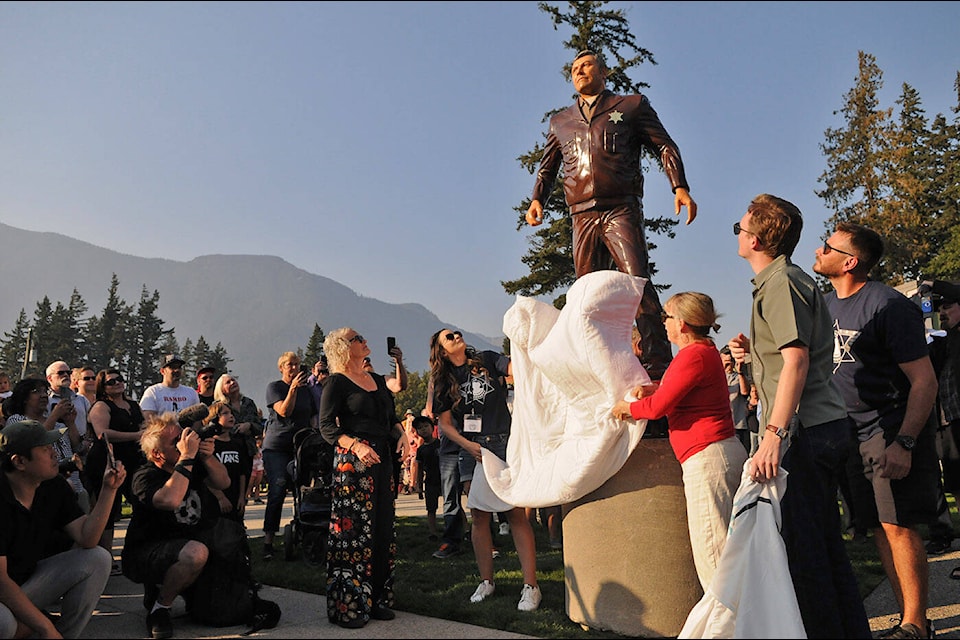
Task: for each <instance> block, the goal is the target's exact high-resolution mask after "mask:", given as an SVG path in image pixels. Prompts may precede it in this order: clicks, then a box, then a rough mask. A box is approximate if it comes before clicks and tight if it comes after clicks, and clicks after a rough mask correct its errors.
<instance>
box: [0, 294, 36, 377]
mask: <svg viewBox="0 0 960 640" xmlns="http://www.w3.org/2000/svg"><path fill="white" fill-rule="evenodd" d="M29 332H30V321H29V320H28V319H27V311H26V309H23V308H21V309H20V315H19V316H17V322H16V324H14V325H13V329H12V330H10V331H5V332H4V334H3V342H2V345H0V368H2V369H3V371H6V372H7V375H9V376H10V381H11V382H16V381H17V380H19V379H20V376H21V374H22V373H23V370H24V359H26V358H27V357H28V355H27V353H26V349H27V334H28V333H29ZM27 369H28V374H29V373H30V372H31V371H32V369H30V365H29V363H27Z"/></svg>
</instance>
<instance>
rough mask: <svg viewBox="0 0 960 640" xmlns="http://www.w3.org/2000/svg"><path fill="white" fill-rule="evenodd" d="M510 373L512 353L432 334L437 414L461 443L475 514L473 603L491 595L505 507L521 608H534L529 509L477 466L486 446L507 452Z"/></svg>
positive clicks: (536, 591) (447, 433)
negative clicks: (495, 527) (496, 538)
mask: <svg viewBox="0 0 960 640" xmlns="http://www.w3.org/2000/svg"><path fill="white" fill-rule="evenodd" d="M510 375H512V366H511V363H510V358H509V357H508V356H505V355H502V354H499V353H496V352H494V351H481V352H477V351H475V350H474V349H473V348H471V347H467V344H466V343H465V342H464V341H463V336H462V335H461V334H460V333H459V332H454V331H450V330H449V329H441V330H440V331H438V332H436V333H435V334H433V336H431V338H430V377H431V381H432V383H433V389H434V395H433V412H434V414H435V415H437V416H439V422H440V429H441V430H442V431H443V435H444V437H446V438H447V439H448V440H450V441H451V442H453V443H454V444H457V445H459V447H460V459H459V471H460V482H461V483H462V484H463V491H464V493H466V494H467V507H468V508H469V509H470V513H471V515H472V517H473V526H472V527H471V529H470V540H471V541H472V543H473V553H474V556H476V559H477V568H478V569H479V570H480V580H481V582H480V585H479V586H478V587H477V590H476V591H475V592H474V593H473V595H472V596H471V597H470V602H482V601H483V600H485V599H486V598H488V597H490V596H492V595H493V592H494V589H495V586H494V581H493V532H492V531H491V522H492V516H493V514H494V513H502V512H506V514H507V520H508V522H509V523H510V535H511V536H512V537H513V544H514V546H515V547H516V549H517V556H518V557H519V559H520V569H521V571H522V573H523V587H522V588H521V590H520V602H519V603H518V604H517V609H518V610H520V611H535V610H536V609H537V607H539V606H540V599H541V594H540V587H539V586H538V585H537V550H536V546H535V540H534V535H533V527H531V526H530V521H529V520H528V519H527V514H526V510H525V509H523V508H522V507H515V506H513V505H510V504H507V503H505V502H503V501H502V500H500V499H499V498H497V496H496V494H494V493H493V491H492V490H491V489H490V488H489V486H488V485H487V481H486V476H485V475H484V471H483V468H482V467H477V465H478V464H479V463H480V462H482V454H481V450H482V449H488V450H490V451H492V452H493V453H494V454H496V455H497V457H499V458H500V459H502V460H505V459H506V457H507V439H508V438H509V436H510V425H511V421H512V417H511V415H510V409H509V407H508V406H507V388H506V384H505V380H506V378H507V377H509V376H510Z"/></svg>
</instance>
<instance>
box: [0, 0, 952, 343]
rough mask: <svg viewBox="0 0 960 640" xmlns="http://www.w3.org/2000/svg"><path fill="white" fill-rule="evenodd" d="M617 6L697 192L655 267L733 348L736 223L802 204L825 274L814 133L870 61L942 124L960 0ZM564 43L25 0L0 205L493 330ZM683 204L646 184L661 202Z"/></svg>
mask: <svg viewBox="0 0 960 640" xmlns="http://www.w3.org/2000/svg"><path fill="white" fill-rule="evenodd" d="M555 4H556V3H555ZM564 6H565V5H564ZM610 6H611V7H613V8H622V9H624V10H625V11H626V15H627V18H628V20H629V23H630V25H631V27H632V30H633V32H634V34H635V36H636V40H637V43H638V44H639V45H641V46H643V47H645V48H647V49H648V50H650V51H651V52H652V53H653V54H654V56H655V59H656V61H657V63H658V64H657V65H656V66H652V65H642V66H641V68H640V69H639V70H635V71H634V73H633V74H632V77H633V78H634V79H637V80H643V81H645V82H648V83H649V84H650V85H651V86H650V88H649V89H648V90H647V94H648V95H649V97H650V99H651V102H652V104H653V106H654V108H656V109H657V111H658V112H659V114H660V116H661V119H662V120H663V122H664V124H665V126H666V127H667V129H668V131H670V132H671V134H672V136H673V137H674V139H675V140H676V141H677V142H678V144H679V145H680V149H681V152H682V154H683V158H684V162H685V165H686V171H687V177H688V179H689V181H690V185H691V193H692V195H693V196H694V198H695V199H696V200H697V202H698V204H699V207H700V212H699V217H698V218H697V220H696V221H695V222H694V223H693V224H692V225H690V226H688V227H684V226H681V227H679V228H678V231H677V237H676V238H675V239H674V240H666V239H659V240H657V242H658V243H659V245H660V248H659V249H658V250H657V251H656V252H655V253H654V254H653V259H654V260H655V261H656V262H657V264H658V266H659V268H660V274H659V276H658V278H657V281H658V282H669V283H671V284H672V285H673V287H672V289H671V292H678V291H684V290H698V291H703V292H706V293H708V294H710V295H711V296H713V297H714V300H715V301H716V304H717V307H718V309H719V310H720V312H721V313H723V314H724V316H725V317H724V318H722V319H721V321H720V322H721V324H722V325H723V329H722V330H721V332H720V338H721V339H722V340H723V341H726V340H727V339H728V338H729V337H731V336H732V335H735V334H736V333H737V332H738V331H741V330H743V331H744V332H746V329H747V327H748V323H749V312H750V309H749V307H750V284H749V279H750V278H751V277H752V272H751V271H750V269H749V267H748V266H747V264H746V263H745V262H744V261H743V260H742V259H740V258H738V257H737V255H736V242H735V239H734V237H733V235H732V232H731V225H732V224H733V222H735V221H737V220H738V219H739V218H740V216H741V215H742V213H743V211H744V210H745V208H746V205H747V204H748V203H749V201H750V199H751V198H752V197H753V196H754V195H756V194H758V193H762V192H769V193H774V194H776V195H779V196H781V197H784V198H787V199H789V200H791V201H793V202H794V203H796V204H797V205H798V206H799V207H800V208H801V210H802V211H803V212H804V216H805V232H804V237H803V240H802V241H801V243H800V245H799V247H798V248H797V251H796V253H795V256H794V257H795V261H796V262H797V263H798V264H800V265H801V266H802V267H804V268H805V269H807V270H808V271H809V270H810V265H811V264H812V263H813V251H814V248H815V247H816V246H817V245H818V244H819V242H820V240H821V239H822V236H823V232H824V220H825V219H826V218H827V216H828V215H829V214H830V212H829V211H827V210H826V208H825V206H824V204H823V202H822V201H821V200H820V199H819V198H817V197H816V195H815V193H814V191H815V190H816V189H819V188H821V187H822V185H821V184H819V183H818V179H819V177H820V175H821V174H822V173H823V171H824V170H825V168H826V164H825V161H824V158H823V156H822V154H821V151H820V145H821V144H822V142H823V139H824V136H823V134H824V131H825V130H826V129H827V128H830V127H839V126H842V121H841V120H840V119H839V116H837V115H834V112H835V111H837V110H839V109H840V107H841V106H842V104H843V96H844V94H846V93H847V92H848V91H849V90H850V89H851V88H852V87H853V84H854V81H855V78H856V75H857V52H858V51H861V50H862V51H865V52H867V53H870V54H872V55H874V56H875V57H876V59H877V63H878V65H879V66H880V68H881V69H882V70H883V72H884V83H885V86H884V89H883V91H882V92H881V94H880V97H881V104H882V106H884V107H889V106H895V104H894V101H895V100H896V98H897V97H898V96H899V95H900V91H901V86H902V84H903V83H909V84H910V85H912V86H913V87H914V88H916V89H917V90H918V92H919V94H920V96H921V98H922V100H923V106H924V108H925V109H926V112H927V115H928V116H930V117H931V118H932V116H934V115H935V114H937V113H944V114H947V115H952V114H950V109H951V108H952V107H953V106H954V105H955V104H956V94H955V92H954V88H953V83H954V80H955V77H956V73H957V71H958V69H960V38H958V37H957V25H960V3H955V2H944V3H938V2H883V3H876V2H846V3H845V2H829V3H828V2H816V3H794V2H730V3H722V2H716V3H706V2H679V3H678V2H669V3H668V2H615V3H611V5H610ZM569 35H570V32H569V31H568V30H567V29H564V28H561V29H559V30H556V31H555V30H554V28H553V25H552V22H551V21H550V20H549V18H548V17H547V15H546V14H544V13H542V12H541V11H539V10H538V8H537V5H536V3H535V2H457V3H454V2H426V3H418V2H396V3H394V2H391V3H377V2H369V3H366V2H365V3H359V2H338V3H259V2H241V3H231V2H217V3H151V2H136V3H125V2H108V3H84V2H71V3H45V2H5V3H3V4H0V86H2V87H3V91H2V97H0V220H2V221H3V222H5V223H7V224H10V225H13V226H16V227H20V228H25V229H30V230H34V231H59V232H61V233H64V234H66V235H69V236H71V237H74V238H78V239H80V240H84V241H87V242H91V243H93V244H96V245H98V246H102V247H106V248H109V249H113V250H117V251H121V252H123V253H129V254H134V255H138V256H143V257H165V258H172V259H177V260H184V261H187V260H190V259H192V258H194V257H196V256H199V255H206V254H215V253H217V254H257V255H277V256H281V257H282V258H284V259H285V260H287V261H289V262H290V263H292V264H294V265H296V266H298V267H300V268H303V269H305V270H307V271H309V272H311V273H315V274H319V275H323V276H326V277H329V278H332V279H333V280H336V281H338V282H340V283H342V284H344V285H346V286H348V287H350V288H352V289H354V290H355V291H356V292H357V293H359V294H362V295H364V296H368V297H373V298H378V299H381V300H384V301H387V302H393V303H404V302H418V303H421V304H423V305H424V306H425V307H427V308H428V309H430V310H431V311H433V312H435V313H436V314H437V315H438V316H439V317H440V318H441V319H443V320H445V321H446V322H449V323H451V324H454V325H457V326H458V327H460V328H463V329H466V330H469V331H474V332H478V333H481V334H484V335H487V336H499V335H500V333H501V322H502V317H503V313H504V312H505V311H506V310H507V309H508V308H509V307H510V305H511V304H513V301H514V298H513V297H512V296H507V295H506V294H505V293H504V291H503V288H502V287H501V285H500V282H501V281H502V280H510V279H514V278H517V277H519V276H521V275H523V273H524V269H525V267H524V265H523V264H522V263H521V262H520V259H521V257H522V256H523V255H524V253H525V252H526V250H527V237H528V235H529V230H528V229H526V228H525V229H524V230H522V231H520V232H518V231H516V230H515V221H516V213H515V212H514V211H513V207H515V206H516V205H518V204H519V203H520V201H521V200H522V199H523V198H525V197H528V196H529V194H530V191H531V188H532V186H533V178H532V176H530V175H529V174H528V173H527V172H526V171H525V170H524V169H523V168H522V167H521V166H520V165H519V163H518V162H517V160H516V159H517V157H518V156H520V155H521V154H523V153H525V152H527V151H529V150H530V149H531V148H532V147H533V146H534V144H535V143H536V142H538V141H539V140H541V139H542V134H543V132H544V131H545V128H546V124H545V123H544V122H542V118H543V115H544V114H545V113H546V112H547V111H549V110H551V109H553V108H556V107H558V106H563V105H566V104H568V103H569V100H570V96H571V95H572V88H571V86H570V84H569V83H568V82H567V81H566V80H565V79H564V78H563V76H562V73H561V68H562V66H563V64H564V63H565V62H566V61H568V60H569V58H570V56H571V52H569V51H568V50H566V49H564V47H563V44H562V43H563V41H564V40H565V39H567V38H568V37H569ZM672 203H673V200H672V195H671V194H670V190H669V187H668V183H667V181H666V178H665V177H663V176H662V175H661V174H658V173H651V174H649V175H648V177H647V183H646V196H645V198H644V204H645V208H646V211H647V212H648V213H649V214H651V215H662V214H668V215H670V214H672V207H673V204H672ZM684 215H685V214H684ZM43 262H45V258H44V257H43V256H38V263H43ZM120 277H121V280H122V274H120ZM80 284H81V283H80V282H78V285H80ZM102 286H105V285H102ZM81 291H83V289H82V286H81ZM668 295H669V293H668ZM8 303H10V304H14V305H15V306H26V307H29V306H30V304H32V302H31V301H20V302H16V301H8ZM333 328H335V327H324V329H326V330H330V329H333Z"/></svg>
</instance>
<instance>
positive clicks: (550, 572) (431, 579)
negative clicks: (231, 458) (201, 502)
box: [250, 517, 622, 639]
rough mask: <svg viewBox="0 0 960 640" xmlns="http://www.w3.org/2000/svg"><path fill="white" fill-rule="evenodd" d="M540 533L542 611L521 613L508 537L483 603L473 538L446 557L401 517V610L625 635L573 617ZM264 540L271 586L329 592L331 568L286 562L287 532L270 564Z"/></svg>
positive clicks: (260, 576)
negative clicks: (476, 598) (474, 597)
mask: <svg viewBox="0 0 960 640" xmlns="http://www.w3.org/2000/svg"><path fill="white" fill-rule="evenodd" d="M534 532H535V533H536V536H537V581H538V582H539V584H540V589H541V591H542V592H543V602H542V603H541V605H540V608H539V609H538V610H537V611H535V612H532V613H525V612H521V611H517V602H518V601H519V600H520V588H521V587H522V586H523V580H522V576H521V573H520V561H519V560H518V559H517V554H516V550H515V549H514V548H513V541H512V539H511V538H510V537H509V536H505V537H504V536H494V543H495V544H496V545H497V548H498V549H499V551H500V557H499V558H498V559H497V560H495V561H494V568H495V569H496V573H495V575H494V582H495V583H496V585H497V591H496V593H495V594H494V595H493V596H492V597H490V598H488V599H487V600H485V601H484V602H481V603H479V604H472V603H471V602H470V595H471V594H472V593H473V591H474V589H476V588H477V584H479V582H480V576H479V574H478V573H477V565H476V562H475V561H474V558H473V550H472V547H471V546H470V543H469V542H467V543H466V544H465V545H464V547H463V550H464V553H462V554H460V555H458V556H453V557H451V558H448V559H446V560H438V559H436V558H434V557H433V556H432V555H431V554H433V552H434V551H436V550H437V547H438V543H437V542H436V541H431V540H429V539H428V535H429V532H428V530H427V521H426V518H421V517H400V518H397V547H398V549H399V551H398V557H397V568H396V580H395V584H394V595H395V597H396V608H397V610H398V611H406V612H409V613H416V614H419V615H424V616H431V617H434V618H443V619H445V620H456V621H458V622H465V623H468V624H474V625H477V626H481V627H488V628H491V629H502V630H504V631H512V632H514V633H521V634H525V635H530V636H537V637H540V638H584V639H591V638H621V637H622V636H620V635H618V634H616V633H612V632H605V631H598V630H593V629H591V630H584V629H582V628H581V627H580V625H579V624H576V623H574V622H572V621H571V620H570V618H568V617H567V614H566V609H565V604H564V568H563V555H562V552H560V551H555V550H552V549H550V545H549V539H548V536H547V534H546V532H545V531H544V530H543V528H542V527H540V526H539V525H538V526H536V527H534ZM262 544H263V543H262V539H261V538H253V537H251V543H250V546H251V549H253V571H254V575H255V576H256V577H257V580H259V581H260V582H262V583H264V584H269V585H274V586H279V587H284V588H288V589H296V590H299V591H307V592H310V593H318V594H319V593H323V582H324V579H325V572H324V570H323V568H322V567H311V566H309V565H308V564H307V563H306V562H305V561H304V560H303V559H302V558H301V557H300V554H299V550H297V551H298V553H297V554H296V558H295V559H294V560H291V561H284V560H283V541H282V536H277V537H276V538H274V542H273V544H274V547H276V549H277V551H276V553H275V554H274V556H273V560H271V561H270V562H263V560H262V558H261V554H260V549H261V547H262Z"/></svg>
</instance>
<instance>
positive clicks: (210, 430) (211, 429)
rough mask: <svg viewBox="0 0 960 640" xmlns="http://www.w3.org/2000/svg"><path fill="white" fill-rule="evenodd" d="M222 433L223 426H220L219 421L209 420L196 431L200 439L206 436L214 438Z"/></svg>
mask: <svg viewBox="0 0 960 640" xmlns="http://www.w3.org/2000/svg"><path fill="white" fill-rule="evenodd" d="M221 433H223V427H222V426H220V423H219V422H211V423H210V424H208V425H207V426H205V427H202V428H201V429H199V430H198V431H197V435H198V436H200V439H201V440H206V439H207V438H214V437H216V436H218V435H220V434H221Z"/></svg>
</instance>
